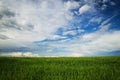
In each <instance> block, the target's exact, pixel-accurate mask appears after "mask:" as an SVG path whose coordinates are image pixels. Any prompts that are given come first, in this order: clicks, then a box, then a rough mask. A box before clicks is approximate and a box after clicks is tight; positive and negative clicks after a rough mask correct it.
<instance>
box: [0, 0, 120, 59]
mask: <svg viewBox="0 0 120 80" xmlns="http://www.w3.org/2000/svg"><path fill="white" fill-rule="evenodd" d="M117 5H118V3H116V1H112V0H81V1H73V0H67V1H66V0H20V1H18V0H0V52H1V53H0V55H2V56H18V57H19V56H23V57H26V56H31V57H32V56H38V54H40V55H41V56H74V57H75V56H76V57H78V56H87V55H95V54H101V53H109V52H114V51H119V50H120V39H119V37H120V31H119V29H118V27H119V25H120V24H119V17H118V13H119V10H117V8H115V7H116V6H117ZM113 9H115V10H113ZM109 11H112V12H111V13H109V15H108V14H107V15H105V14H106V13H107V12H109ZM116 17H118V18H117V19H118V20H117V19H116ZM115 26H117V27H115ZM112 28H114V29H112ZM117 29H118V30H117ZM96 45H97V46H96ZM4 52H8V53H7V54H6V53H4ZM23 52H25V53H23ZM35 53H38V54H35Z"/></svg>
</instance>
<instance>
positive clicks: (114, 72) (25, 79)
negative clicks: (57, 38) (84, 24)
mask: <svg viewBox="0 0 120 80" xmlns="http://www.w3.org/2000/svg"><path fill="white" fill-rule="evenodd" d="M0 80H120V57H79V58H77V57H75V58H73V57H60V58H42V57H41V58H29V57H18V58H15V57H0Z"/></svg>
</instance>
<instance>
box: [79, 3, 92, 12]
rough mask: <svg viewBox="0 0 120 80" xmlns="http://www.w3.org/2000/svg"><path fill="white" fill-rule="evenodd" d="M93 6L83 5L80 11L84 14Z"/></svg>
mask: <svg viewBox="0 0 120 80" xmlns="http://www.w3.org/2000/svg"><path fill="white" fill-rule="evenodd" d="M90 8H91V7H90V6H89V5H88V4H85V5H83V6H82V7H81V8H79V13H80V14H83V13H85V12H87V11H88V10H89V9H90Z"/></svg>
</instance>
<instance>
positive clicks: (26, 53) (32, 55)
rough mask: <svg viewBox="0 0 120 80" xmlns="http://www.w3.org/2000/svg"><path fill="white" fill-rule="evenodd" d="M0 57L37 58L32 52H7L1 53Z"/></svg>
mask: <svg viewBox="0 0 120 80" xmlns="http://www.w3.org/2000/svg"><path fill="white" fill-rule="evenodd" d="M0 56H8V57H39V55H38V54H34V53H32V52H24V53H23V52H8V53H1V54H0Z"/></svg>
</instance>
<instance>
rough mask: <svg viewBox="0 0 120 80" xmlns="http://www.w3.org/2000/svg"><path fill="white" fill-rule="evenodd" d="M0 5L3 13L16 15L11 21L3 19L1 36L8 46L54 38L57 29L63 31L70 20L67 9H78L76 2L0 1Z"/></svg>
mask: <svg viewBox="0 0 120 80" xmlns="http://www.w3.org/2000/svg"><path fill="white" fill-rule="evenodd" d="M13 2H14V3H13ZM0 3H1V4H0V6H1V8H2V7H3V8H2V9H3V10H9V11H10V12H12V13H14V14H15V16H11V17H5V16H3V17H2V19H1V20H0V25H1V32H0V34H4V35H5V36H6V37H9V38H10V40H9V42H10V41H12V42H18V43H19V44H20V43H21V44H22V43H25V42H34V41H40V40H44V39H46V38H48V37H50V36H51V37H52V36H54V33H55V32H56V31H57V29H58V28H60V27H65V26H66V24H68V21H70V20H71V19H72V17H73V15H72V13H71V12H70V10H69V9H73V8H77V7H78V6H79V3H78V2H75V1H68V2H66V3H63V2H62V0H58V1H56V0H45V1H43V0H38V2H35V1H33V0H21V1H18V0H1V1H0ZM65 8H69V9H67V10H66V9H65ZM0 12H1V10H0ZM3 42H4V45H5V44H6V43H8V40H5V41H2V43H1V44H3ZM12 42H11V43H12ZM11 46H12V45H11Z"/></svg>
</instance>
